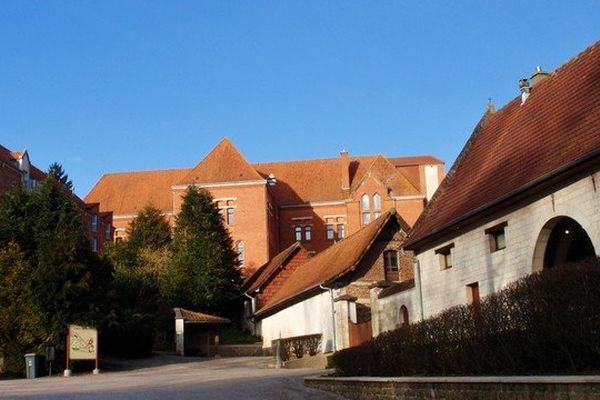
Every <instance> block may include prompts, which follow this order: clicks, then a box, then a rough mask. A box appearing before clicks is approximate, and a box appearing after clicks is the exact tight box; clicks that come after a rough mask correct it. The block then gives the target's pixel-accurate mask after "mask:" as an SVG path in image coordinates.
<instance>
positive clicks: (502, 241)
mask: <svg viewBox="0 0 600 400" xmlns="http://www.w3.org/2000/svg"><path fill="white" fill-rule="evenodd" d="M507 225H508V224H507V223H506V222H502V223H501V224H498V225H495V226H492V227H491V228H488V229H486V230H485V234H486V235H488V238H489V243H490V252H492V253H493V252H495V251H498V250H502V249H505V248H506V236H505V233H504V228H505V227H506V226H507Z"/></svg>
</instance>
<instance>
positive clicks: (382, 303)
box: [377, 288, 420, 333]
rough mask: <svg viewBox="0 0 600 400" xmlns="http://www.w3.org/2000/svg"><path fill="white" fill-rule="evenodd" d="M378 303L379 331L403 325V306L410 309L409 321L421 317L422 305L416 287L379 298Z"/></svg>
mask: <svg viewBox="0 0 600 400" xmlns="http://www.w3.org/2000/svg"><path fill="white" fill-rule="evenodd" d="M378 305H379V306H378V307H377V308H378V312H379V333H381V332H385V331H391V330H392V329H396V328H399V327H400V326H401V325H402V315H401V313H400V308H402V306H406V309H407V310H408V322H409V323H412V322H414V321H418V320H419V318H420V314H419V313H420V310H419V308H420V307H419V304H418V296H417V290H416V289H415V288H412V289H409V290H405V291H404V292H400V293H397V294H395V295H392V296H388V297H384V298H383V299H379V300H378Z"/></svg>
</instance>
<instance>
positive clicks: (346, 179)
mask: <svg viewBox="0 0 600 400" xmlns="http://www.w3.org/2000/svg"><path fill="white" fill-rule="evenodd" d="M340 167H341V168H342V175H341V177H342V182H341V184H342V186H341V187H342V190H343V191H344V192H347V191H349V190H350V157H348V152H347V151H346V150H342V151H340Z"/></svg>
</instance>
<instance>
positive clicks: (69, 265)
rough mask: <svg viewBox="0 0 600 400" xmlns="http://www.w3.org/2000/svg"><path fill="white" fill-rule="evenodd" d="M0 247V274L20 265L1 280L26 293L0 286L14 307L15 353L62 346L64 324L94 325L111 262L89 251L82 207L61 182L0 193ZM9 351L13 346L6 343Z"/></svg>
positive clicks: (0, 294)
mask: <svg viewBox="0 0 600 400" xmlns="http://www.w3.org/2000/svg"><path fill="white" fill-rule="evenodd" d="M15 249H17V250H15ZM0 251H4V253H2V254H1V255H2V257H3V260H0V261H1V262H0V268H1V269H2V271H0V274H5V272H6V268H10V265H11V264H14V265H15V268H16V269H15V270H18V271H20V272H19V274H18V278H16V280H15V279H13V278H14V276H12V275H7V276H5V277H4V278H5V279H8V280H3V281H2V282H1V283H0V286H2V287H3V288H5V287H13V288H17V291H18V292H20V293H23V294H24V296H25V297H15V296H16V295H14V294H11V292H10V291H9V290H5V289H3V288H0V303H2V304H4V302H5V301H6V302H8V303H9V304H12V306H10V310H11V312H13V311H15V310H17V311H18V312H17V315H16V317H15V318H14V321H13V322H14V324H15V325H17V326H19V327H20V328H18V329H21V331H20V333H19V335H20V336H19V339H18V340H19V341H21V340H22V341H21V342H19V343H21V344H20V345H19V346H21V347H19V349H20V350H18V351H19V354H18V356H19V357H21V356H22V351H21V350H23V349H26V350H27V351H39V350H41V349H43V347H44V346H45V345H55V346H57V347H58V348H59V349H60V348H63V346H64V339H65V332H66V325H67V324H86V325H88V324H89V325H96V326H97V325H98V323H99V322H100V321H101V319H102V318H103V315H104V313H105V309H104V304H105V299H104V297H105V296H106V291H107V289H108V284H109V282H110V280H111V268H110V266H109V264H107V263H106V262H105V261H104V260H102V259H100V258H98V256H97V255H96V253H94V252H92V251H91V248H90V243H89V240H88V239H87V237H86V231H85V229H84V225H83V219H82V215H81V210H80V209H79V208H78V206H77V204H76V203H75V202H74V200H73V198H72V195H71V194H70V193H69V192H68V190H67V189H66V188H65V186H64V185H62V184H59V183H58V182H57V181H56V180H54V179H46V180H45V181H44V182H42V183H41V184H40V185H39V186H38V187H37V188H36V189H35V190H34V191H32V192H31V193H30V194H29V193H25V192H22V191H9V192H5V193H4V194H3V195H2V196H0ZM19 257H20V258H19ZM2 263H3V264H2ZM7 266H8V267H7ZM11 271H12V270H11ZM17 281H18V284H17V283H15V282H17ZM11 282H12V283H11ZM11 299H12V300H11ZM18 304H24V305H26V308H27V310H28V312H22V311H21V308H19V306H18ZM2 309H3V312H8V311H4V307H2ZM7 332H8V335H9V336H13V334H14V332H13V331H10V330H8V331H7V330H6V326H5V325H4V324H1V323H0V338H2V336H3V335H4V334H6V333H7ZM11 332H12V333H11ZM15 340H16V339H15ZM14 351H17V347H10V346H9V352H14ZM8 356H9V357H12V356H16V355H15V354H8ZM21 368H22V363H21Z"/></svg>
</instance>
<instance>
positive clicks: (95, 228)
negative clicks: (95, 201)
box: [92, 214, 98, 232]
mask: <svg viewBox="0 0 600 400" xmlns="http://www.w3.org/2000/svg"><path fill="white" fill-rule="evenodd" d="M92 232H98V215H97V214H92Z"/></svg>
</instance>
